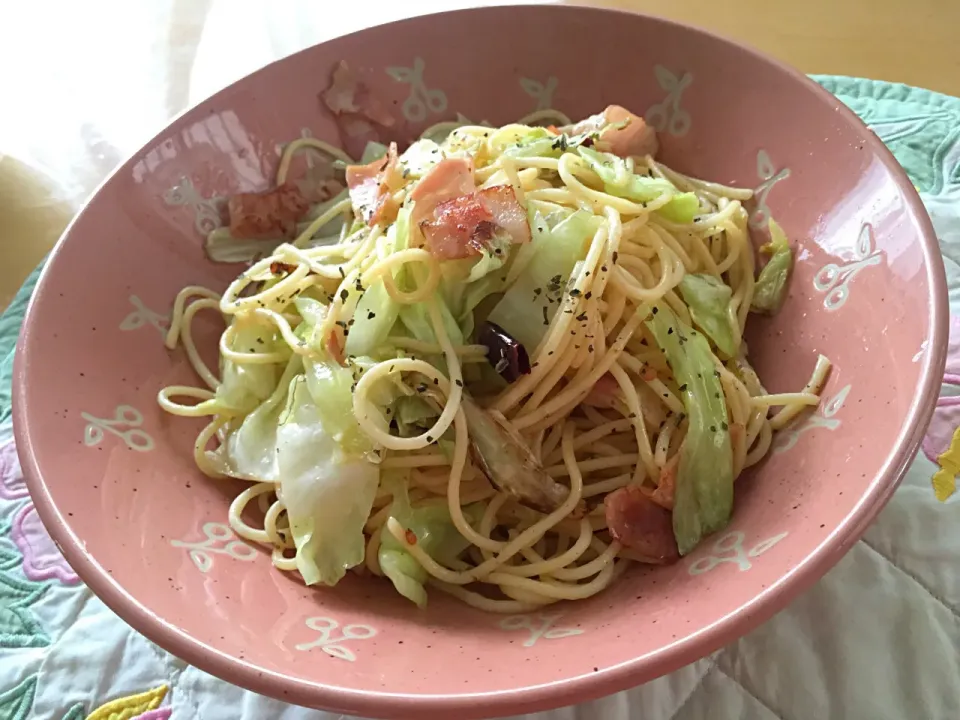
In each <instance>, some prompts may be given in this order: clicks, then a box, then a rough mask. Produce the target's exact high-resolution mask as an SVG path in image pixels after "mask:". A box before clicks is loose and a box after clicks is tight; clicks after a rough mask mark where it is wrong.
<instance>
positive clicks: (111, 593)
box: [12, 0, 949, 718]
mask: <svg viewBox="0 0 960 720" xmlns="http://www.w3.org/2000/svg"><path fill="white" fill-rule="evenodd" d="M579 2H582V0H574V2H573V3H571V4H565V5H558V4H544V3H543V2H536V0H533V1H532V2H516V3H508V4H504V3H499V2H497V3H494V4H492V5H488V6H483V7H476V6H473V7H463V8H457V9H453V10H443V11H439V12H423V13H415V14H414V15H411V16H408V17H405V18H403V19H400V20H394V21H391V22H387V23H381V24H379V25H372V26H369V27H365V28H363V29H361V30H357V31H355V32H352V33H348V34H346V35H342V36H338V37H350V36H354V35H359V34H362V33H364V32H366V31H368V30H370V29H372V28H373V27H390V26H400V25H403V24H405V23H416V22H419V21H420V20H421V19H422V18H424V17H431V18H441V17H442V16H446V15H454V14H463V13H474V12H476V13H483V12H490V11H493V12H499V11H502V9H503V8H505V7H506V8H510V7H515V8H519V7H523V8H537V9H539V10H542V11H544V12H551V13H564V12H570V13H588V14H597V15H599V14H604V15H631V16H639V17H641V18H642V19H643V20H644V21H646V22H649V23H653V24H660V25H662V26H668V27H671V28H673V29H682V30H684V31H686V32H689V33H691V34H692V35H693V36H695V37H698V38H700V39H709V40H712V41H717V42H721V43H723V44H726V45H728V46H731V48H733V49H736V50H738V51H740V52H743V53H745V54H746V55H748V56H750V58H751V59H752V60H753V61H754V62H759V63H764V64H767V65H768V66H773V67H775V68H776V69H778V70H779V71H781V72H783V73H785V74H786V75H788V76H789V77H790V78H792V79H793V80H794V81H796V82H798V83H800V84H801V85H802V86H804V87H805V88H806V89H807V90H809V91H810V92H811V93H812V94H813V95H814V97H816V98H817V99H818V101H819V102H822V103H828V104H829V105H830V107H831V109H833V110H835V111H836V113H837V115H838V116H839V117H840V118H841V119H842V120H843V121H844V122H845V123H847V124H848V125H853V126H854V127H855V128H856V129H857V131H858V133H859V134H861V135H862V137H863V140H864V142H865V143H866V144H867V145H868V146H869V148H870V150H871V151H872V152H873V153H874V155H875V157H877V158H878V159H879V160H880V161H881V162H882V163H883V165H884V168H885V169H886V170H887V171H888V172H889V174H890V176H891V177H892V178H893V180H894V182H895V183H896V186H897V188H898V190H899V192H900V195H901V197H902V198H903V199H904V202H905V206H906V212H907V216H908V217H909V218H910V221H911V222H912V224H913V225H914V226H915V227H916V228H917V229H918V231H919V233H920V236H921V243H922V252H923V257H924V262H925V270H926V281H927V285H928V293H929V298H928V303H929V318H928V320H929V324H930V333H929V335H928V337H927V340H926V350H927V352H926V353H925V354H924V357H923V359H922V363H923V364H922V368H921V372H920V392H919V393H917V394H916V396H915V397H914V399H913V401H912V402H911V404H910V406H909V408H908V410H907V412H906V415H905V418H904V422H903V424H902V425H901V429H900V432H899V435H898V437H897V441H896V443H895V445H894V447H895V448H896V449H895V450H894V451H892V452H890V453H889V455H888V457H887V458H886V460H885V461H884V464H883V466H882V467H881V469H880V471H879V472H878V474H877V476H876V477H875V478H874V479H873V481H872V482H871V483H870V485H869V486H868V488H867V490H866V491H865V492H864V494H863V497H862V498H861V499H860V500H859V501H858V502H857V504H856V505H855V506H854V508H853V509H852V510H851V511H850V513H849V514H848V515H847V516H846V517H845V518H844V519H843V520H842V521H841V522H840V523H839V525H837V527H835V528H834V529H833V530H832V531H831V532H830V534H829V535H828V536H827V537H826V538H825V539H824V540H823V541H822V542H821V543H820V544H819V545H818V546H817V547H815V548H814V549H813V550H812V551H811V552H810V553H809V554H808V555H806V556H805V557H804V558H803V559H802V560H801V561H800V562H799V563H797V565H796V566H794V567H793V568H792V569H791V570H790V571H789V572H787V573H785V574H784V575H783V576H782V577H780V578H779V579H778V580H777V581H776V582H774V583H772V584H771V585H769V586H768V587H766V588H764V589H763V590H761V592H759V593H758V594H757V595H755V596H754V597H753V598H752V599H751V600H749V601H748V602H747V603H746V604H745V605H743V606H742V607H741V608H738V610H737V611H736V612H733V613H730V614H728V615H726V616H724V617H722V618H720V619H719V620H717V621H715V622H713V623H712V624H710V625H707V626H706V627H703V628H701V629H700V630H698V631H697V632H695V633H693V634H691V635H689V636H687V637H685V638H683V639H682V640H679V641H676V642H672V643H669V644H667V645H664V646H662V647H660V648H658V649H656V650H654V651H652V652H650V653H647V654H646V655H643V656H640V657H637V658H633V659H632V660H628V661H625V662H622V663H619V664H617V665H614V666H611V667H608V668H604V669H602V670H600V671H598V672H594V673H589V674H582V675H579V676H575V677H570V678H562V679H558V680H553V681H550V682H546V683H540V684H538V685H532V686H529V687H523V688H514V689H509V690H495V691H490V692H479V693H463V694H409V693H391V692H379V691H368V690H359V689H348V688H343V687H337V686H333V685H327V684H324V683H323V682H322V681H319V680H316V681H307V680H300V679H294V678H290V677H289V676H286V675H284V674H282V673H280V672H276V671H273V670H268V669H265V668H261V667H258V666H257V665H255V664H253V663H252V662H250V661H248V660H247V659H245V658H237V657H234V656H231V655H228V654H226V653H223V652H221V651H219V650H217V649H216V648H213V647H210V646H208V645H206V644H204V643H203V642H201V641H200V640H198V639H196V638H194V637H192V636H190V635H188V634H187V633H185V632H184V631H182V630H181V629H179V628H178V627H176V626H174V625H172V624H170V623H169V622H167V621H166V620H164V619H163V618H162V617H160V616H158V615H156V614H155V613H153V612H152V611H151V610H150V609H148V608H147V607H146V606H144V605H143V604H141V603H140V602H138V601H137V600H136V599H134V598H133V597H132V596H131V595H130V594H129V593H128V592H127V591H126V589H125V588H124V587H123V586H121V585H120V584H119V583H118V582H117V581H116V580H115V579H114V578H113V577H112V575H111V574H110V571H109V570H108V569H106V568H105V567H104V566H102V565H101V564H100V563H99V562H98V561H97V559H96V558H94V557H92V556H91V555H89V554H88V553H87V551H86V549H85V547H84V545H83V543H82V542H81V540H80V539H79V538H78V537H77V536H76V535H75V534H74V532H73V531H72V529H71V528H70V526H69V525H68V523H67V521H66V518H64V516H63V515H62V514H61V512H60V510H59V509H58V507H57V504H56V502H55V500H54V497H53V495H52V493H51V491H50V488H49V487H48V485H47V483H46V482H45V481H44V479H43V475H42V473H41V471H40V465H39V462H38V460H37V457H36V455H35V452H34V445H33V429H34V427H33V426H32V425H31V424H30V423H29V412H28V406H27V397H28V394H29V393H28V391H27V380H28V371H27V359H26V358H27V357H28V356H29V354H30V352H31V350H30V346H31V343H32V338H33V337H34V335H36V334H37V330H36V329H35V328H34V327H33V326H34V324H35V322H34V321H35V320H36V314H37V312H38V311H37V305H38V303H37V300H38V298H39V297H40V296H41V295H43V294H44V293H45V292H48V291H49V289H48V288H47V287H46V286H47V284H48V280H49V274H50V271H51V268H52V267H53V266H54V264H55V262H56V259H57V256H58V254H59V253H60V251H61V250H62V247H63V245H64V243H65V242H67V241H68V239H69V238H70V237H71V236H72V234H73V231H74V228H75V226H76V225H77V224H78V223H79V222H81V220H82V218H83V216H84V214H85V213H86V212H87V211H88V209H89V206H90V205H91V204H92V203H93V201H94V200H95V199H96V197H97V196H98V195H99V194H100V192H101V190H102V189H103V188H104V187H105V186H106V185H107V184H109V183H110V182H112V180H113V178H114V177H116V176H118V175H119V174H120V173H122V172H124V171H126V170H127V169H128V168H129V167H130V166H131V163H132V162H133V161H134V159H135V158H136V157H138V156H139V154H140V153H141V152H142V150H143V149H144V148H146V147H150V146H151V145H153V144H155V143H156V142H157V141H159V140H160V139H161V138H162V137H163V136H164V135H165V134H166V133H167V131H168V129H169V127H170V126H171V125H173V124H175V123H177V122H179V121H180V120H181V119H182V118H183V117H184V116H185V115H187V114H189V113H191V112H194V111H195V110H196V109H197V108H199V107H201V106H203V105H204V104H206V103H207V102H210V101H211V100H213V99H214V98H217V97H219V96H222V95H223V94H225V93H228V92H230V91H231V90H233V89H235V88H236V87H237V86H238V85H239V84H241V83H244V82H246V81H247V79H248V78H250V77H253V76H255V75H258V74H260V73H263V72H266V71H267V70H268V69H269V68H272V67H273V66H274V65H277V64H280V63H284V62H287V61H288V60H289V59H291V58H293V57H297V56H300V55H303V54H306V53H310V52H313V51H314V49H315V48H316V47H317V46H318V45H322V44H325V43H327V42H331V41H333V40H336V39H338V38H329V39H327V40H324V41H323V42H321V43H317V44H314V45H312V46H310V47H308V48H305V49H303V50H300V51H298V52H296V53H293V54H291V55H288V56H286V57H283V58H280V59H278V60H275V61H273V62H271V63H269V64H268V65H265V66H264V67H262V68H260V69H258V70H256V71H254V72H252V73H249V74H247V75H245V76H244V77H242V78H240V79H238V80H236V81H235V82H232V83H230V84H228V85H227V86H225V87H224V88H222V89H220V90H219V91H218V92H216V93H214V94H213V95H211V96H210V97H208V98H205V99H204V100H202V101H200V102H199V103H197V104H195V105H193V106H191V107H189V108H186V109H185V110H183V111H182V112H181V113H179V114H177V115H176V116H175V117H173V118H172V119H171V120H170V121H169V122H168V123H167V125H166V126H165V127H164V129H163V130H161V131H160V132H159V133H157V134H155V135H154V136H153V137H152V138H151V139H150V140H148V141H147V142H145V143H144V144H143V145H142V146H141V147H140V148H139V149H138V150H137V151H136V152H134V153H133V154H131V155H130V156H129V157H128V158H127V159H126V160H125V161H124V162H123V163H122V164H120V165H119V166H118V167H117V168H115V169H114V170H113V171H112V172H111V173H110V174H109V175H108V176H107V177H106V178H105V179H104V180H103V182H101V183H100V184H99V185H98V186H97V188H96V190H94V192H93V193H91V195H90V197H89V198H88V199H87V200H86V201H85V203H84V205H83V207H82V208H81V209H80V211H79V212H78V213H77V214H76V215H75V217H74V218H73V220H72V221H71V222H70V224H69V225H68V226H67V228H66V229H65V230H64V232H63V235H61V237H60V239H59V240H58V242H57V244H56V246H55V247H54V248H53V250H52V251H51V252H50V254H49V256H48V258H47V260H46V262H45V264H44V268H43V270H42V271H41V273H40V277H39V278H38V280H37V283H36V287H35V288H34V292H33V294H32V296H31V298H30V302H29V305H28V307H27V311H26V313H25V316H24V320H23V325H22V329H21V333H20V337H19V339H18V342H17V347H16V355H15V359H14V368H13V395H12V405H13V424H14V438H15V441H16V444H17V448H18V452H19V454H20V458H21V465H22V469H23V475H24V478H25V480H26V483H27V487H28V489H29V491H30V496H31V498H32V500H33V502H34V504H35V506H36V508H37V512H38V513H39V515H40V518H41V520H42V521H43V524H44V526H45V527H46V528H47V530H48V531H49V533H50V535H51V536H52V538H53V539H54V542H55V543H56V545H57V547H58V548H59V549H60V550H61V552H62V553H63V555H64V557H65V558H66V560H67V561H68V562H69V564H70V565H71V567H73V569H74V570H75V571H76V572H77V574H78V575H79V576H80V578H81V579H82V580H83V581H84V583H86V584H87V586H88V587H89V588H90V589H91V590H92V591H93V592H94V593H95V594H96V595H97V596H98V597H99V598H100V599H101V600H102V601H103V602H104V604H106V605H107V607H109V608H110V609H111V610H112V611H113V612H115V613H116V614H117V615H118V616H119V617H120V618H121V619H122V620H124V621H125V622H127V623H128V624H129V625H131V626H132V627H133V628H134V629H135V630H136V631H137V632H139V633H141V634H143V635H144V636H146V637H147V638H148V639H149V640H151V641H153V642H155V643H156V644H157V645H159V646H160V647H162V648H164V649H166V650H168V651H169V652H171V653H172V654H174V655H175V656H177V657H179V658H182V659H183V660H185V661H187V662H188V663H190V664H191V665H194V666H196V667H197V668H199V669H201V670H204V671H206V672H209V673H211V674H213V675H215V676H217V677H219V678H221V679H223V680H226V681H227V682H231V683H234V684H237V685H239V686H241V687H243V688H246V689H250V690H252V691H254V692H257V693H260V694H263V695H267V696H270V697H273V698H276V699H278V700H281V701H284V702H290V703H294V704H298V705H304V706H309V707H323V708H325V709H329V710H333V711H339V712H347V713H353V714H359V715H363V716H368V717H390V718H413V717H417V718H424V717H431V718H432V717H435V718H446V717H449V716H451V715H452V714H454V713H456V714H457V716H458V717H461V718H474V717H476V718H479V717H492V716H493V717H497V716H503V715H505V714H513V713H523V712H535V711H539V710H544V709H548V708H554V707H560V706H562V705H567V704H570V703H579V702H584V701H587V700H591V699H594V698H597V697H600V696H603V695H607V694H610V693H614V692H619V691H621V690H624V689H627V688H629V687H632V686H635V685H637V684H639V683H642V682H647V681H649V680H652V679H655V678H657V677H660V676H662V675H666V674H667V673H670V672H673V671H674V670H677V669H679V668H680V667H683V666H684V665H687V664H689V663H691V662H694V661H696V660H699V659H701V658H704V657H706V656H707V655H709V654H710V653H712V652H714V651H715V650H717V649H719V648H721V647H722V646H723V645H725V644H727V643H729V642H732V641H733V640H735V639H737V638H739V637H741V636H743V635H745V634H746V633H748V632H749V631H751V630H753V629H754V628H756V627H757V626H758V625H760V624H761V623H762V622H763V621H765V620H767V619H769V618H770V617H772V616H773V615H774V614H775V613H776V612H778V611H779V610H781V609H783V608H784V607H785V606H786V605H787V603H788V602H789V601H791V600H792V599H793V598H795V597H796V596H797V595H799V594H800V593H801V592H803V591H804V590H806V589H807V588H809V587H810V586H812V585H813V584H814V583H815V582H816V581H817V580H819V579H820V578H821V577H822V576H823V575H824V574H825V573H826V572H827V571H828V570H829V569H830V568H831V567H833V566H834V565H835V564H836V563H837V562H838V561H839V560H840V559H841V557H843V555H844V554H845V553H846V552H847V551H848V550H849V549H850V548H851V547H852V546H853V545H854V543H856V542H857V540H859V539H860V537H861V536H862V534H863V533H864V531H865V530H866V528H867V526H868V525H869V523H870V522H871V521H872V520H873V519H874V518H875V517H876V515H877V514H878V513H879V512H880V510H881V509H882V508H883V506H884V505H885V504H886V503H887V502H888V500H889V499H890V497H891V496H892V495H893V493H894V491H895V490H896V489H897V487H898V485H899V484H900V480H901V479H902V478H903V475H904V473H905V472H906V470H907V468H908V467H909V465H910V463H911V461H912V460H913V458H914V456H915V455H916V452H917V450H918V449H919V447H920V443H921V441H922V438H923V436H924V433H925V431H926V428H927V424H928V423H929V420H930V418H931V416H932V414H933V410H934V407H935V403H936V399H937V397H938V396H939V392H940V385H941V378H942V374H943V369H944V365H945V362H946V353H947V339H948V330H949V326H948V322H949V308H948V303H947V284H946V274H945V270H944V265H943V258H942V255H941V252H940V247H939V242H938V240H937V236H936V232H935V230H934V227H933V223H932V221H931V220H930V217H929V215H928V213H927V211H926V208H925V207H924V205H923V203H922V201H921V199H920V196H919V194H918V192H917V190H916V188H915V187H914V186H913V184H912V183H911V182H910V180H909V178H908V176H907V175H906V172H905V171H904V170H903V168H902V167H901V166H900V164H899V163H898V162H897V160H896V159H895V158H894V156H893V154H892V153H891V152H890V150H889V149H888V148H887V147H886V146H885V145H884V144H883V142H882V141H881V140H880V139H879V138H878V137H877V136H876V135H875V134H874V133H873V132H871V131H870V130H869V129H868V128H867V127H866V125H865V124H864V123H863V122H862V121H861V120H860V119H859V118H858V117H857V116H856V114H854V112H853V111H852V110H850V109H849V108H848V107H847V106H846V105H844V104H843V103H842V102H840V101H839V100H838V99H837V98H836V97H835V96H833V95H832V94H830V93H829V92H827V91H826V90H825V89H824V88H822V87H821V86H820V85H818V84H817V83H816V82H814V81H813V80H811V79H810V78H809V77H807V76H806V75H805V74H803V73H801V72H800V71H799V70H796V69H794V68H793V67H791V66H789V65H787V64H785V63H783V62H781V61H779V60H777V59H775V58H773V57H771V56H769V55H767V54H766V53H764V52H761V51H759V50H757V49H755V48H753V47H751V46H749V45H746V44H744V43H741V42H739V41H737V40H733V39H731V38H728V37H725V36H724V35H722V34H718V33H715V32H713V31H711V30H707V29H705V28H700V27H697V26H695V25H691V24H689V23H685V22H681V21H677V20H671V19H668V18H664V17H661V16H658V15H654V14H649V13H642V12H633V11H628V10H622V9H616V8H606V7H595V6H586V5H581V4H577V3H579Z"/></svg>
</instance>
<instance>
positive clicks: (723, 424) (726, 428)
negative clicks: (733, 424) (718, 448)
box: [720, 420, 730, 430]
mask: <svg viewBox="0 0 960 720" xmlns="http://www.w3.org/2000/svg"><path fill="white" fill-rule="evenodd" d="M720 427H722V428H723V429H724V430H729V429H730V426H729V425H727V422H726V420H724V421H723V422H721V423H720Z"/></svg>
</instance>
